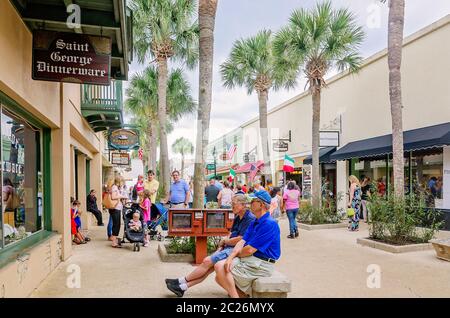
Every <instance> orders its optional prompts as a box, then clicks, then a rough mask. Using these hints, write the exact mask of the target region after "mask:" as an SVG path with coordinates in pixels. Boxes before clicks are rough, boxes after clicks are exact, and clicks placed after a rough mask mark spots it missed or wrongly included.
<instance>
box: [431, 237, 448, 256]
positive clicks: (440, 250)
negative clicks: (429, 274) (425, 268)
mask: <svg viewBox="0 0 450 318" xmlns="http://www.w3.org/2000/svg"><path fill="white" fill-rule="evenodd" d="M430 242H431V243H432V244H433V247H434V249H435V250H436V256H437V257H438V258H440V259H443V260H446V261H449V262H450V239H441V240H431V241H430Z"/></svg>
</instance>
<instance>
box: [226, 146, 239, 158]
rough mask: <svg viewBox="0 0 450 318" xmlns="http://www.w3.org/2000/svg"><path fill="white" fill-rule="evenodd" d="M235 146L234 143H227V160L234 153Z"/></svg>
mask: <svg viewBox="0 0 450 318" xmlns="http://www.w3.org/2000/svg"><path fill="white" fill-rule="evenodd" d="M236 150H237V146H236V145H234V144H233V145H230V144H227V158H228V160H231V159H233V156H234V154H235V153H236Z"/></svg>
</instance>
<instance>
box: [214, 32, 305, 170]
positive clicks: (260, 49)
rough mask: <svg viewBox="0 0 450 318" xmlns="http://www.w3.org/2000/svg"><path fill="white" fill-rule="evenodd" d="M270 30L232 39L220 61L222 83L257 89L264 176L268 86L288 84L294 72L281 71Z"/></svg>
mask: <svg viewBox="0 0 450 318" xmlns="http://www.w3.org/2000/svg"><path fill="white" fill-rule="evenodd" d="M272 41H273V37H272V32H271V31H266V30H264V31H260V32H259V33H258V34H257V35H256V36H254V37H250V38H248V39H241V40H238V41H236V42H235V43H234V46H233V49H232V51H231V54H230V57H229V58H228V59H227V61H225V63H223V64H222V65H221V73H222V80H223V82H224V86H225V87H227V88H229V89H232V88H234V87H236V86H245V87H246V88H247V93H248V94H249V95H251V94H252V93H254V92H256V93H257V95H258V102H259V129H260V135H261V144H262V151H263V159H264V166H265V169H264V170H265V171H264V175H265V176H266V178H267V177H268V176H269V175H271V169H270V153H269V151H270V150H269V140H268V127H267V100H268V98H269V91H270V89H271V88H276V89H278V88H281V87H286V88H291V87H293V86H294V85H295V78H296V75H297V72H295V71H292V70H291V69H289V71H290V72H284V71H283V72H280V71H279V70H280V68H278V67H277V65H276V63H275V60H276V57H275V55H274V51H273V46H272Z"/></svg>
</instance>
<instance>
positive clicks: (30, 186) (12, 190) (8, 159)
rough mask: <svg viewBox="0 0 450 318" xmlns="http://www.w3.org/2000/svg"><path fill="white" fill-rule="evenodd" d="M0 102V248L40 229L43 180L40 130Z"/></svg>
mask: <svg viewBox="0 0 450 318" xmlns="http://www.w3.org/2000/svg"><path fill="white" fill-rule="evenodd" d="M0 106H1V147H0V149H1V163H2V164H1V167H2V169H1V177H2V181H3V182H2V187H1V193H2V200H1V205H2V209H1V211H2V213H1V219H0V222H1V224H0V225H1V227H0V228H1V229H2V234H1V235H0V248H1V247H5V246H7V245H9V244H12V243H14V242H17V241H20V240H22V239H24V238H26V237H28V236H30V235H31V234H33V233H35V232H37V231H39V230H41V229H42V227H43V224H42V222H43V183H42V182H43V180H42V169H41V164H42V162H41V137H42V133H41V131H40V130H39V129H37V128H36V127H34V126H32V125H31V124H29V123H28V122H27V121H25V120H23V119H22V118H20V117H19V116H16V115H15V114H13V113H12V112H10V111H9V110H8V109H7V108H6V107H4V106H3V105H0Z"/></svg>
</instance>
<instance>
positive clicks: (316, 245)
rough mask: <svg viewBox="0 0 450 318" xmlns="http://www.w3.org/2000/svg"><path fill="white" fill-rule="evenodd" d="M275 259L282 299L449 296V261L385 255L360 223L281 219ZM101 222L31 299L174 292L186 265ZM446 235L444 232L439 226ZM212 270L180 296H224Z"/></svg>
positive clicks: (425, 253) (420, 254) (429, 254)
mask: <svg viewBox="0 0 450 318" xmlns="http://www.w3.org/2000/svg"><path fill="white" fill-rule="evenodd" d="M280 226H281V229H282V252H283V255H282V258H281V260H280V261H279V262H278V263H277V265H276V267H277V269H278V270H279V271H280V272H283V273H284V274H286V275H287V276H289V277H290V278H291V279H292V293H290V294H289V297H450V284H449V282H450V263H449V262H446V261H442V260H439V259H437V258H436V257H435V252H434V250H429V251H422V252H412V253H406V254H397V255H394V254H390V253H387V252H383V251H379V250H375V249H372V248H368V247H362V246H359V245H358V244H356V238H357V237H367V235H368V232H367V227H366V226H365V225H364V224H363V225H362V228H361V230H360V231H359V232H356V233H351V232H348V231H347V230H346V229H345V228H344V229H332V230H318V231H303V230H301V231H300V237H299V239H297V240H289V239H287V238H286V235H287V233H286V232H287V228H288V222H287V220H286V219H282V220H281V221H280ZM104 232H105V228H104V227H95V228H94V229H93V230H92V231H91V234H90V236H91V238H92V241H91V242H90V243H88V244H86V245H79V246H74V252H73V256H72V257H71V258H70V259H69V260H68V261H67V262H64V263H62V264H60V266H59V267H58V268H57V269H56V270H55V271H54V272H53V273H52V274H51V275H50V276H49V277H48V278H47V279H46V280H45V281H44V282H43V283H42V284H41V285H40V286H39V288H38V289H37V290H35V292H33V293H32V295H31V297H175V296H174V295H173V294H172V293H171V292H169V291H168V290H166V287H165V283H164V278H166V277H179V276H182V275H184V274H186V273H187V272H189V271H190V270H192V269H193V266H192V265H190V264H183V263H162V262H161V261H160V260H159V256H158V252H157V244H158V242H155V241H152V242H151V244H150V246H149V247H147V248H141V252H139V253H135V252H133V251H132V246H131V245H130V244H127V245H126V247H124V248H122V249H112V248H111V247H110V244H109V243H110V242H109V241H107V240H106V238H105V236H106V234H105V233H104ZM439 236H443V237H448V236H450V233H448V232H441V233H440V235H439ZM70 264H77V265H79V266H80V268H81V288H79V289H76V288H75V289H70V288H67V287H66V279H67V277H68V275H69V273H67V272H66V270H67V268H68V266H69V265H70ZM370 264H377V265H379V266H380V269H381V288H379V289H370V288H368V287H367V283H366V282H367V278H368V276H369V275H370V274H369V273H368V272H367V267H368V266H369V265H370ZM225 296H226V294H225V293H224V291H223V290H222V289H221V288H220V287H218V286H217V285H216V283H215V281H214V276H213V275H211V276H210V277H209V278H208V279H207V280H206V281H205V282H204V283H203V284H202V285H199V286H196V287H194V288H192V289H191V290H189V291H188V292H187V293H186V294H185V297H225Z"/></svg>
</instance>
